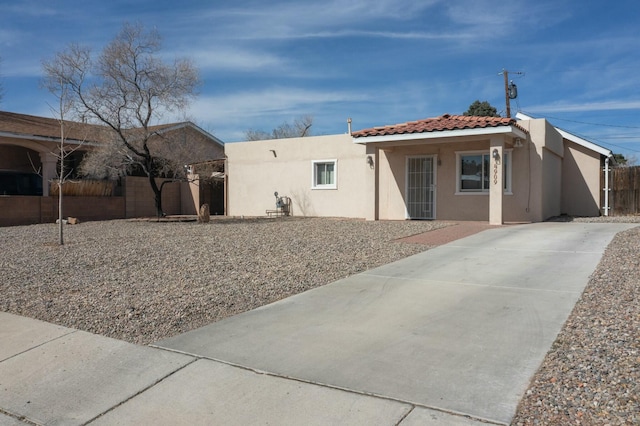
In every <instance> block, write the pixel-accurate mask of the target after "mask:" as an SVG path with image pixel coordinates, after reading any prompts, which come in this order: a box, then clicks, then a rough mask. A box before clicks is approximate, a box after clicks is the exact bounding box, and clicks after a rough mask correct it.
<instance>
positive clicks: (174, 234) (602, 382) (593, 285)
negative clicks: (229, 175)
mask: <svg viewBox="0 0 640 426" xmlns="http://www.w3.org/2000/svg"><path fill="white" fill-rule="evenodd" d="M559 220H571V218H563V219H559ZM574 220H575V221H621V222H633V221H635V222H640V217H633V218H596V219H574ZM447 225H448V223H446V222H437V221H435V222H412V221H399V222H365V221H355V220H337V219H299V218H280V219H270V220H269V219H251V220H232V219H223V220H214V221H212V222H211V223H209V224H197V223H153V222H151V223H148V222H129V221H111V222H93V223H83V224H80V225H77V226H67V227H66V228H65V232H66V243H67V244H66V245H65V246H63V247H59V246H58V245H57V244H56V241H57V228H56V226H55V225H34V226H25V227H12V228H0V245H1V246H2V248H3V256H2V258H1V259H0V267H2V271H3V276H2V278H0V294H2V298H1V299H0V310H2V311H6V312H12V313H15V314H19V315H24V316H28V317H32V318H38V319H41V320H44V321H49V322H52V323H57V324H61V325H65V326H68V327H73V328H78V329H81V330H86V331H89V332H92V333H98V334H102V335H106V336H110V337H114V338H118V339H123V340H127V341H130V342H133V343H138V344H146V343H150V342H154V341H157V340H160V339H162V338H165V337H169V336H171V335H174V334H178V333H182V332H184V331H187V330H190V329H193V328H196V327H200V326H202V325H205V324H208V323H211V322H213V321H217V320H220V319H222V318H225V317H227V316H230V315H234V314H237V313H239V312H243V311H246V310H249V309H252V308H255V307H258V306H261V305H264V304H266V303H269V302H273V301H276V300H279V299H281V298H284V297H287V296H289V295H292V294H295V293H299V292H302V291H305V290H308V289H310V288H313V287H317V286H321V285H324V284H326V283H329V282H331V281H335V280H337V279H339V278H342V277H345V276H348V275H351V274H354V273H358V272H361V271H364V270H366V269H370V268H372V267H375V266H378V265H381V264H385V263H388V262H391V261H394V260H397V259H400V258H403V257H406V256H409V255H412V254H415V253H417V252H419V251H423V250H426V249H428V246H425V245H418V244H406V243H400V242H394V241H393V240H395V239H397V238H401V237H405V236H409V235H414V234H418V233H421V232H425V231H428V230H433V229H437V228H440V227H444V226H447ZM639 287H640V227H638V228H635V229H631V230H629V231H626V232H622V233H620V234H618V235H617V236H616V237H615V238H614V240H613V242H612V243H611V244H610V245H609V247H608V249H607V250H606V252H605V254H604V256H603V258H602V260H601V262H600V264H599V265H598V267H597V269H596V271H595V272H594V273H593V275H592V277H591V280H590V281H589V284H588V286H587V288H586V290H585V292H584V294H583V295H582V297H581V299H580V300H579V301H578V303H577V304H576V307H575V309H574V310H573V312H572V314H571V316H570V318H569V319H568V321H567V323H566V324H565V326H564V327H563V329H562V331H561V332H560V334H559V336H558V338H557V339H556V341H555V343H554V344H553V346H552V348H551V350H550V351H549V353H548V354H547V356H546V358H545V360H544V362H543V364H542V366H541V367H540V369H539V370H538V372H537V373H536V375H535V377H534V378H533V380H532V382H531V386H530V388H529V389H528V390H527V392H526V394H525V396H524V398H523V399H522V401H521V403H520V407H519V409H518V412H517V414H516V417H515V418H514V420H513V424H514V425H569V424H573V425H576V424H578V425H622V424H640V291H639V290H640V288H639Z"/></svg>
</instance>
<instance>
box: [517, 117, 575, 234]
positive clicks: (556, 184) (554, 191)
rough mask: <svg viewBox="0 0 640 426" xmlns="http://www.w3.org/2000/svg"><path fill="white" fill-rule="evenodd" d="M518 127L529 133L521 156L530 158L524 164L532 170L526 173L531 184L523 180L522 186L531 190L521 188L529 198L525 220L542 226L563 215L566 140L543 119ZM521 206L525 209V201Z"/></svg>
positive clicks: (526, 122) (521, 122)
mask: <svg viewBox="0 0 640 426" xmlns="http://www.w3.org/2000/svg"><path fill="white" fill-rule="evenodd" d="M518 124H519V125H520V126H521V127H524V128H525V129H527V130H528V131H529V137H528V139H527V141H526V143H525V146H524V147H523V148H525V149H523V150H522V153H523V154H526V155H528V156H530V158H529V161H526V162H525V161H523V162H522V163H521V164H529V166H530V168H531V170H530V172H529V171H527V174H529V176H530V177H529V180H528V182H527V179H526V178H525V177H524V176H521V177H522V178H523V181H522V182H523V184H526V185H527V187H529V188H527V190H526V191H524V188H522V189H523V194H524V193H528V194H530V197H528V201H527V203H526V204H527V205H528V206H529V212H528V214H527V215H526V216H527V217H528V219H529V220H530V221H532V222H540V221H543V220H545V219H548V218H549V217H552V216H557V215H560V213H561V202H562V157H563V155H564V144H563V138H562V136H561V135H560V133H558V131H557V130H556V129H555V128H554V127H553V126H552V125H551V124H549V123H548V122H547V121H546V120H544V119H533V120H521V121H519V122H518ZM514 164H515V163H514ZM519 204H520V205H522V200H521V201H520V203H519ZM517 220H518V219H516V221H517Z"/></svg>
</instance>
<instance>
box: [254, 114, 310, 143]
mask: <svg viewBox="0 0 640 426" xmlns="http://www.w3.org/2000/svg"><path fill="white" fill-rule="evenodd" d="M312 125H313V117H311V116H310V115H305V116H302V117H298V118H296V119H295V120H294V121H293V123H291V124H290V123H286V122H285V123H282V124H281V125H279V126H278V127H276V128H275V129H273V130H272V131H271V132H270V133H269V132H265V131H264V130H253V129H250V130H247V131H246V132H245V138H246V139H247V140H248V141H260V140H266V139H285V138H301V137H306V136H311V126H312Z"/></svg>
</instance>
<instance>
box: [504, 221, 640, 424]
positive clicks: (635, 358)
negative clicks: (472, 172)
mask: <svg viewBox="0 0 640 426" xmlns="http://www.w3.org/2000/svg"><path fill="white" fill-rule="evenodd" d="M576 221H580V222H594V221H604V222H640V217H629V218H619V217H611V218H597V219H586V218H584V219H576ZM639 224H640V223H639ZM512 424H514V425H639V424H640V227H637V228H633V229H630V230H628V231H625V232H621V233H619V234H618V235H616V237H615V238H614V239H613V241H612V242H611V244H609V247H608V248H607V250H606V251H605V254H604V256H603V257H602V259H601V260H600V263H599V265H598V267H597V269H596V271H595V272H594V273H593V274H592V276H591V279H590V280H589V284H588V285H587V288H586V289H585V291H584V293H583V294H582V297H581V298H580V300H579V301H578V303H577V304H576V306H575V308H574V310H573V312H572V313H571V315H570V317H569V319H568V320H567V322H566V323H565V325H564V327H563V328H562V330H561V331H560V334H559V335H558V338H557V339H556V341H555V342H554V344H553V346H552V347H551V350H550V351H549V352H548V353H547V356H546V358H545V360H544V362H543V363H542V366H541V367H540V368H539V369H538V372H537V373H536V374H535V376H534V378H533V380H532V382H531V385H530V387H529V389H528V390H527V392H526V393H525V396H524V398H523V399H522V401H521V402H520V406H519V408H518V413H517V415H516V417H515V418H514V420H513V422H512Z"/></svg>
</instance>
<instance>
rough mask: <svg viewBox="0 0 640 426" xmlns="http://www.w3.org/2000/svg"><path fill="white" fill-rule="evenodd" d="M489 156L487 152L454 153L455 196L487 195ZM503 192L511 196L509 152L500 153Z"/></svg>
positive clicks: (489, 172) (489, 174) (489, 173)
mask: <svg viewBox="0 0 640 426" xmlns="http://www.w3.org/2000/svg"><path fill="white" fill-rule="evenodd" d="M490 164H491V155H490V154H489V151H464V152H456V179H457V182H456V194H458V195H460V194H488V193H489V184H490V176H491V171H490ZM502 170H503V173H504V191H505V193H507V194H511V150H504V151H503V153H502Z"/></svg>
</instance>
